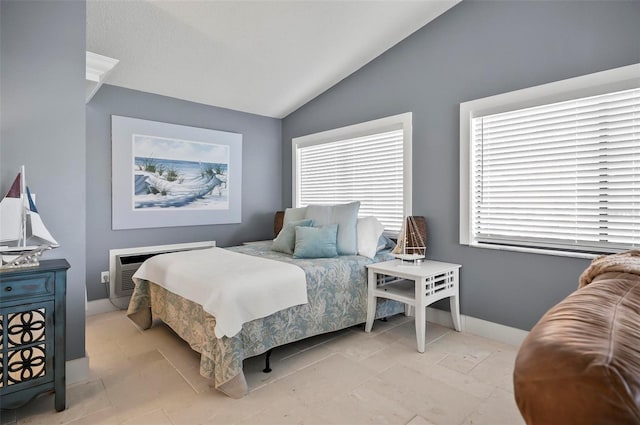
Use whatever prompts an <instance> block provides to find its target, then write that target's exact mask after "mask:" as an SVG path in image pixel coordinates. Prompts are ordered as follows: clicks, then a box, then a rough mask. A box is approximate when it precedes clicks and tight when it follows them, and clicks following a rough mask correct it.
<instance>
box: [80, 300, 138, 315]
mask: <svg viewBox="0 0 640 425" xmlns="http://www.w3.org/2000/svg"><path fill="white" fill-rule="evenodd" d="M113 302H114V303H115V304H116V305H121V306H122V308H118V307H116V306H115V305H113V303H111V300H109V298H102V299H99V300H93V301H89V302H87V316H93V315H96V314H102V313H109V312H110V311H116V310H124V309H126V308H127V304H128V303H129V298H128V297H127V298H116V299H115V300H113Z"/></svg>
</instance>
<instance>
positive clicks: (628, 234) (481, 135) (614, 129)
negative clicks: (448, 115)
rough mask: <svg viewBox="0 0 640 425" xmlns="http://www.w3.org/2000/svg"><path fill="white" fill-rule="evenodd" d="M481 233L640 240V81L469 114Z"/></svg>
mask: <svg viewBox="0 0 640 425" xmlns="http://www.w3.org/2000/svg"><path fill="white" fill-rule="evenodd" d="M471 132H472V134H471V137H472V153H471V155H472V156H471V166H472V168H471V172H472V176H471V179H472V180H471V182H472V190H473V192H472V196H471V204H472V205H471V208H472V210H471V214H472V218H471V226H472V229H471V230H472V234H473V238H474V239H475V241H476V242H480V243H488V244H500V245H514V246H522V247H542V248H550V249H559V250H568V251H583V252H603V253H606V252H615V251H620V250H622V249H630V248H634V247H640V89H639V88H635V89H631V90H624V91H617V92H612V93H605V94H600V95H597V96H590V97H584V98H580V99H575V100H570V101H564V102H558V103H553V104H547V105H542V106H537V107H533V108H526V109H520V110H514V111H510V112H505V113H499V114H493V115H485V116H481V117H475V118H473V119H472V120H471Z"/></svg>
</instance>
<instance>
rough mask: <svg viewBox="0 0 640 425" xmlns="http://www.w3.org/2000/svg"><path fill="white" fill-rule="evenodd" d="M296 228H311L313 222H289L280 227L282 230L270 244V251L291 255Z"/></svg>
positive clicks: (309, 220)
mask: <svg viewBox="0 0 640 425" xmlns="http://www.w3.org/2000/svg"><path fill="white" fill-rule="evenodd" d="M296 226H313V220H311V219H304V220H298V221H290V222H288V223H286V224H285V225H284V226H282V230H280V233H278V236H276V238H275V239H274V240H273V243H272V244H271V250H272V251H279V252H284V253H285V254H293V247H294V243H295V241H296Z"/></svg>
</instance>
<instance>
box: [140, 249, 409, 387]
mask: <svg viewBox="0 0 640 425" xmlns="http://www.w3.org/2000/svg"><path fill="white" fill-rule="evenodd" d="M228 249H230V250H232V251H235V252H239V253H243V254H247V255H253V256H260V257H264V258H270V259H273V260H277V261H284V262H287V263H292V264H295V265H297V266H299V267H301V268H302V269H303V270H304V271H305V274H306V277H307V295H308V299H309V303H308V304H304V305H298V306H294V307H291V308H287V309H284V310H281V311H279V312H276V313H274V314H272V315H270V316H267V317H264V318H262V319H257V320H253V321H251V322H248V323H245V324H244V325H243V327H242V331H241V332H240V333H239V334H237V335H236V336H234V337H232V338H228V337H223V338H221V339H218V338H216V337H215V335H214V332H213V330H214V329H215V317H213V316H211V315H210V314H208V313H206V312H204V311H203V310H202V307H201V306H200V305H198V304H196V303H194V302H191V301H189V300H186V299H184V298H182V297H180V296H178V295H175V294H173V293H171V292H168V291H166V290H164V289H163V288H161V287H160V286H158V285H155V284H153V283H152V282H148V281H142V282H140V283H139V284H137V285H136V287H135V290H134V294H133V296H132V298H131V301H130V303H129V310H128V312H127V314H128V315H129V317H130V318H131V319H132V320H134V321H135V322H136V323H138V324H139V325H140V326H141V327H143V328H147V327H149V326H150V325H151V317H146V315H147V314H148V313H147V312H149V311H151V312H152V314H153V317H154V318H159V319H162V320H163V321H164V322H165V323H167V325H169V326H170V327H171V328H172V329H173V330H174V331H175V332H176V333H178V335H180V337H182V338H183V339H185V340H186V341H187V342H188V343H189V344H190V345H191V347H192V348H193V349H194V350H196V351H198V352H199V353H201V354H202V356H201V361H200V373H201V375H203V376H205V377H207V378H211V379H213V381H214V385H215V387H216V388H217V389H220V390H221V391H223V392H225V393H227V394H228V395H230V396H232V397H242V396H243V395H244V394H246V392H247V388H246V383H245V380H244V375H243V373H242V361H243V360H244V359H245V358H248V357H252V356H255V355H258V354H261V353H264V352H266V351H267V350H269V349H271V348H274V347H277V346H279V345H283V344H287V343H290V342H293V341H297V340H300V339H304V338H308V337H311V336H315V335H319V334H323V333H327V332H333V331H336V330H339V329H344V328H347V327H350V326H354V325H357V324H360V323H363V322H365V320H366V315H367V270H366V267H365V266H366V265H367V264H370V263H373V262H377V261H386V260H388V259H391V257H390V256H389V255H388V254H387V253H386V252H383V253H380V254H378V256H376V258H375V259H374V260H370V259H369V258H366V257H362V256H358V255H351V256H340V257H338V258H331V259H324V258H322V259H294V258H293V257H292V256H291V255H288V254H283V253H279V252H275V251H271V249H270V247H269V244H250V245H245V246H237V247H231V248H228ZM402 311H404V305H403V304H401V303H398V302H395V301H391V300H385V299H379V300H378V307H377V311H376V317H386V316H390V315H393V314H396V313H400V312H402Z"/></svg>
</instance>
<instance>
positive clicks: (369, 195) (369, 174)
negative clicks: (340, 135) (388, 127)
mask: <svg viewBox="0 0 640 425" xmlns="http://www.w3.org/2000/svg"><path fill="white" fill-rule="evenodd" d="M403 146H404V140H403V130H402V129H399V130H393V131H385V132H381V133H377V134H372V135H367V136H363V137H355V138H350V139H345V140H337V141H331V142H326V143H320V144H312V145H309V146H299V147H298V148H297V152H296V153H297V161H296V164H297V170H296V178H297V185H296V190H297V193H296V198H297V204H298V206H306V205H310V204H339V203H345V202H351V201H360V203H361V204H360V212H359V215H360V216H361V217H364V216H374V217H377V218H378V220H380V222H381V223H382V224H383V225H384V227H385V231H387V232H399V231H400V227H401V225H402V218H403V215H404V208H405V204H404V201H405V200H404V147H403Z"/></svg>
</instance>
